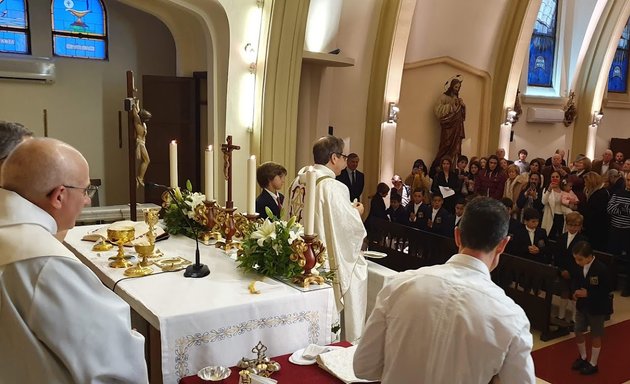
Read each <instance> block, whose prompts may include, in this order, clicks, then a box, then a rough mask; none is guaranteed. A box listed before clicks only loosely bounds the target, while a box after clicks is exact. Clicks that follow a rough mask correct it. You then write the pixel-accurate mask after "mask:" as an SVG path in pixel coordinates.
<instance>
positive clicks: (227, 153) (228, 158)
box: [221, 135, 241, 209]
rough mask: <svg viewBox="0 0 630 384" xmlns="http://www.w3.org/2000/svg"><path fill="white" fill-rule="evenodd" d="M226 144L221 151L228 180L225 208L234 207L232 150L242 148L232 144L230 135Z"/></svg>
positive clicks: (222, 145) (224, 171)
mask: <svg viewBox="0 0 630 384" xmlns="http://www.w3.org/2000/svg"><path fill="white" fill-rule="evenodd" d="M225 141H226V142H227V143H226V144H221V151H222V152H223V173H224V175H225V180H226V181H227V199H226V200H225V208H227V209H232V208H234V201H232V151H234V150H239V149H241V147H240V146H238V145H234V144H232V136H231V135H230V136H228V137H227V139H226V140H225Z"/></svg>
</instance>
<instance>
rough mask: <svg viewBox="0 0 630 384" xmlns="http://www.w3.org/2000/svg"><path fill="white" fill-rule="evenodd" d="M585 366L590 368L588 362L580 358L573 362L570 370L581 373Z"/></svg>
mask: <svg viewBox="0 0 630 384" xmlns="http://www.w3.org/2000/svg"><path fill="white" fill-rule="evenodd" d="M587 365H589V366H590V364H589V363H588V361H586V360H584V359H582V358H581V357H578V358H577V359H576V360H575V361H574V362H573V365H571V369H572V370H574V371H581V370H582V368H585V367H586V366H587Z"/></svg>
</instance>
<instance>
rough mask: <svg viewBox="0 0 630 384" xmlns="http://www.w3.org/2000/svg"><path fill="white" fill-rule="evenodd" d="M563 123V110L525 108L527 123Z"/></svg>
mask: <svg viewBox="0 0 630 384" xmlns="http://www.w3.org/2000/svg"><path fill="white" fill-rule="evenodd" d="M563 121H564V110H562V109H560V108H538V107H529V108H527V122H528V123H544V124H552V123H562V122H563Z"/></svg>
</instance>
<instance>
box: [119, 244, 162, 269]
mask: <svg viewBox="0 0 630 384" xmlns="http://www.w3.org/2000/svg"><path fill="white" fill-rule="evenodd" d="M133 247H134V249H135V250H136V252H138V255H140V256H142V260H141V261H139V262H138V264H136V265H135V266H133V267H131V268H128V269H126V270H125V276H132V277H140V276H146V275H150V274H152V273H153V268H150V267H149V265H151V264H153V262H151V261H148V260H147V258H148V257H150V256H151V255H152V254H153V249H154V248H155V244H146V243H145V244H135V245H134V246H133Z"/></svg>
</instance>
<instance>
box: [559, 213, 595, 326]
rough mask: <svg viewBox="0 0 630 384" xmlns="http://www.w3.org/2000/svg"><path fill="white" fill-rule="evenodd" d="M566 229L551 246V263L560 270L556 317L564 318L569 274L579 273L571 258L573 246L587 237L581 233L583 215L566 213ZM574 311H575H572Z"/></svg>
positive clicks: (568, 294) (568, 293)
mask: <svg viewBox="0 0 630 384" xmlns="http://www.w3.org/2000/svg"><path fill="white" fill-rule="evenodd" d="M565 221H566V228H567V231H566V232H565V233H563V234H562V235H560V237H558V240H556V245H555V247H553V252H552V254H553V264H554V265H555V266H556V267H558V269H559V270H560V290H561V292H560V306H559V308H558V319H560V320H564V319H565V316H566V312H567V306H568V305H569V296H570V293H571V276H572V275H574V274H577V273H579V271H580V270H581V268H580V267H579V266H578V265H577V264H576V263H575V259H574V258H573V247H574V246H575V245H576V244H577V243H579V242H580V241H586V240H587V238H586V236H584V235H583V234H582V224H583V223H584V217H583V216H582V215H581V214H580V213H578V212H571V213H568V214H567V215H566V217H565ZM574 312H575V311H574Z"/></svg>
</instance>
